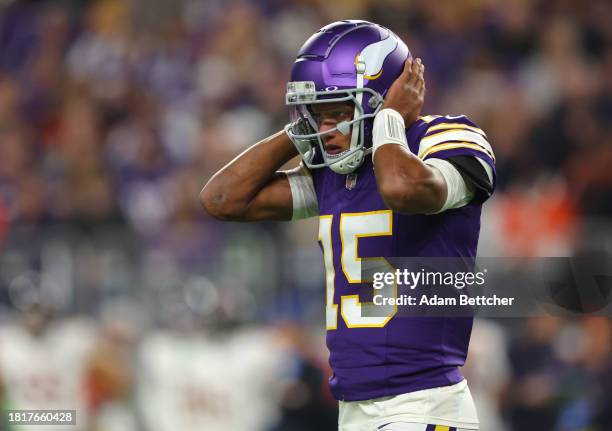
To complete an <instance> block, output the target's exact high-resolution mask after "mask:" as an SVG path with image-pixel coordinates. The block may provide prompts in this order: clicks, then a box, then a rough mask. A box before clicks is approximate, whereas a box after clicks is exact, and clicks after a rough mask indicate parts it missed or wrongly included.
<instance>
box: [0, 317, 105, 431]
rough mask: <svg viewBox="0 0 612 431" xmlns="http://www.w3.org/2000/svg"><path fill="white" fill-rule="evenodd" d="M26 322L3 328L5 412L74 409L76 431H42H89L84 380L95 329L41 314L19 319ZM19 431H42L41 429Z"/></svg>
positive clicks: (0, 376)
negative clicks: (85, 430) (10, 410)
mask: <svg viewBox="0 0 612 431" xmlns="http://www.w3.org/2000/svg"><path fill="white" fill-rule="evenodd" d="M21 317H22V318H23V319H25V321H24V323H21V322H17V323H15V324H10V325H6V326H3V327H0V385H1V386H2V389H3V391H4V397H5V402H4V404H5V405H4V408H6V409H19V410H25V409H28V410H32V409H33V410H50V409H58V410H76V426H73V425H57V426H47V425H46V426H44V430H58V431H59V430H66V429H68V427H69V429H70V430H73V431H79V430H84V429H87V428H86V426H87V424H88V422H89V412H88V407H87V394H86V385H85V375H86V372H87V368H88V360H89V355H90V353H91V350H92V347H93V343H94V341H95V330H94V328H93V327H92V326H91V325H90V324H89V323H88V322H86V321H83V320H76V319H75V320H70V321H68V320H54V321H48V320H47V318H48V316H46V315H45V313H44V312H43V311H42V310H36V309H32V310H29V311H28V312H26V313H25V314H23V315H22V316H21ZM16 429H19V430H33V431H42V429H43V428H41V427H40V426H36V425H32V426H19V427H18V428H16Z"/></svg>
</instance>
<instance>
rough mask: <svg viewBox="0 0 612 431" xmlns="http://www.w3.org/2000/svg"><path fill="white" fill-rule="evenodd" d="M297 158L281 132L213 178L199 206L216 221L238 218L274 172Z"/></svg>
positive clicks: (248, 150)
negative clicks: (217, 219) (216, 219)
mask: <svg viewBox="0 0 612 431" xmlns="http://www.w3.org/2000/svg"><path fill="white" fill-rule="evenodd" d="M296 155H297V150H296V149H295V147H294V146H293V144H292V143H291V141H290V140H289V138H288V137H287V134H286V133H285V132H284V131H281V132H278V133H276V134H274V135H272V136H270V137H268V138H266V139H264V140H262V141H260V142H258V143H256V144H255V145H253V146H251V147H250V148H248V149H247V150H245V151H244V152H243V153H241V154H240V155H239V156H237V157H236V158H235V159H234V160H232V161H231V162H230V163H228V164H227V165H226V166H224V167H223V168H222V169H221V170H219V172H217V173H216V174H215V175H213V177H212V178H211V179H210V180H209V181H208V183H207V184H206V185H205V186H204V188H203V189H202V191H201V192H200V201H201V203H202V206H203V207H204V209H205V210H206V211H207V212H208V213H209V214H210V215H212V216H213V217H215V218H219V219H223V220H235V219H240V215H241V214H243V213H244V212H245V211H246V210H247V208H249V204H250V203H251V202H252V201H253V200H254V199H255V198H256V196H257V194H258V193H259V192H260V191H261V190H262V188H263V187H265V185H266V184H267V183H268V182H269V181H271V180H272V179H273V177H274V175H275V173H276V171H277V170H278V169H279V168H280V167H281V166H282V165H284V164H285V163H286V162H287V161H289V160H291V159H292V158H293V157H294V156H296Z"/></svg>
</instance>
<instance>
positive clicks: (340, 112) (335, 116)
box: [312, 108, 353, 124]
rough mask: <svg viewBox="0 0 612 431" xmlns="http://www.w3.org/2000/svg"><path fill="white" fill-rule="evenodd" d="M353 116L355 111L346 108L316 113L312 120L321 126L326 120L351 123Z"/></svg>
mask: <svg viewBox="0 0 612 431" xmlns="http://www.w3.org/2000/svg"><path fill="white" fill-rule="evenodd" d="M352 114H353V110H352V109H351V110H349V109H346V108H341V109H335V110H333V111H324V112H314V113H313V114H312V118H313V119H314V120H315V122H316V123H317V124H321V123H322V122H323V121H324V120H328V119H330V120H334V121H336V122H341V121H349V120H350V119H351V116H352Z"/></svg>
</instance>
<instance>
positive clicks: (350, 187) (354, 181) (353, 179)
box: [346, 174, 357, 190]
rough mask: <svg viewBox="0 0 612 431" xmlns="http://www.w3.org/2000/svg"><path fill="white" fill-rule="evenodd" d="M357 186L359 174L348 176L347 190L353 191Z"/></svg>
mask: <svg viewBox="0 0 612 431" xmlns="http://www.w3.org/2000/svg"><path fill="white" fill-rule="evenodd" d="M356 184H357V174H348V175H347V176H346V189H347V190H353V187H355V185H356Z"/></svg>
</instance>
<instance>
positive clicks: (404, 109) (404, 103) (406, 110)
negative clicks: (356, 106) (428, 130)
mask: <svg viewBox="0 0 612 431" xmlns="http://www.w3.org/2000/svg"><path fill="white" fill-rule="evenodd" d="M424 71H425V66H424V65H423V63H422V62H421V59H420V58H417V59H416V60H413V59H412V58H409V59H407V60H406V63H404V70H403V71H402V73H401V74H400V76H398V77H397V79H396V80H395V81H394V82H393V84H392V85H391V87H390V88H389V92H388V93H387V95H386V96H385V101H384V103H383V106H382V109H384V108H391V109H395V110H396V111H397V112H399V113H400V114H401V115H402V117H403V118H404V123H405V124H406V127H410V125H411V124H412V123H414V122H415V121H416V119H417V118H418V116H419V115H420V114H421V109H422V108H423V102H424V101H425V79H424V78H423V73H424Z"/></svg>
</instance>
